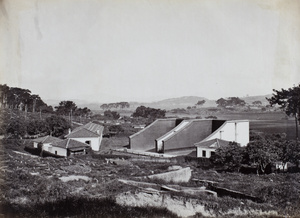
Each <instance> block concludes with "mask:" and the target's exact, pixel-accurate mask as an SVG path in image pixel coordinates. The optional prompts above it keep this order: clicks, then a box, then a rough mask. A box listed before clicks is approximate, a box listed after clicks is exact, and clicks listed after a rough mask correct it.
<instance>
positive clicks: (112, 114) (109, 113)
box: [104, 110, 120, 120]
mask: <svg viewBox="0 0 300 218" xmlns="http://www.w3.org/2000/svg"><path fill="white" fill-rule="evenodd" d="M104 116H105V117H106V118H109V119H113V120H117V119H119V118H120V114H119V113H118V112H116V111H111V110H107V111H104Z"/></svg>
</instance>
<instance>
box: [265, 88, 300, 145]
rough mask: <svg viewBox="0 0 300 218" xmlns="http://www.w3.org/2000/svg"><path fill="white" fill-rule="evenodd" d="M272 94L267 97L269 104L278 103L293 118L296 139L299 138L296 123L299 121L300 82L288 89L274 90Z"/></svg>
mask: <svg viewBox="0 0 300 218" xmlns="http://www.w3.org/2000/svg"><path fill="white" fill-rule="evenodd" d="M273 92H274V93H273V96H272V97H271V98H267V100H268V101H269V103H270V105H271V106H273V105H276V104H277V105H279V106H280V108H281V109H282V110H284V112H285V113H286V115H288V116H293V117H294V118H295V126H296V140H297V141H298V139H299V132H298V125H299V122H300V116H299V113H300V84H299V85H298V86H294V87H292V88H289V89H281V90H275V89H273Z"/></svg>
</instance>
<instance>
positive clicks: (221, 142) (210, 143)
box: [195, 139, 229, 149]
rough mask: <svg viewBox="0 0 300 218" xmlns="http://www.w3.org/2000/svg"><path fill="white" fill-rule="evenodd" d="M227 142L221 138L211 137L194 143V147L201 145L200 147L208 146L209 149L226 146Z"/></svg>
mask: <svg viewBox="0 0 300 218" xmlns="http://www.w3.org/2000/svg"><path fill="white" fill-rule="evenodd" d="M228 144H229V141H225V140H222V139H212V140H209V141H201V142H197V143H195V146H196V147H201V148H210V149H217V148H220V147H223V146H227V145H228Z"/></svg>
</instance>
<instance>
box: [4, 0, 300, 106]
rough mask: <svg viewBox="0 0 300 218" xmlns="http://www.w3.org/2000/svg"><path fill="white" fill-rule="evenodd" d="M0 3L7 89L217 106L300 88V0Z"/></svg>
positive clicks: (98, 99) (10, 0) (54, 95)
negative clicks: (203, 101) (190, 100)
mask: <svg viewBox="0 0 300 218" xmlns="http://www.w3.org/2000/svg"><path fill="white" fill-rule="evenodd" d="M0 4H1V10H0V24H1V25H0V33H1V34H0V46H1V47H0V48H1V51H0V76H1V77H0V79H1V83H6V84H8V85H9V86H17V87H22V88H28V89H30V90H31V91H32V92H33V93H35V94H39V95H40V96H41V97H42V98H43V99H59V100H68V99H81V100H89V101H93V102H115V101H121V100H124V101H154V100H161V99H164V98H171V97H179V96H190V95H195V96H202V97H207V98H210V99H217V98H219V97H230V96H240V97H242V96H246V95H264V94H270V93H272V89H273V88H275V89H279V88H288V87H292V86H293V85H294V84H295V85H297V84H299V82H300V1H299V0H89V1H87V0H27V1H24V0H2V1H0Z"/></svg>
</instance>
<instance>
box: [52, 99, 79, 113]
mask: <svg viewBox="0 0 300 218" xmlns="http://www.w3.org/2000/svg"><path fill="white" fill-rule="evenodd" d="M55 109H56V113H57V114H58V115H66V116H68V115H70V114H71V113H75V110H76V109H77V106H76V104H75V103H74V102H73V101H61V102H60V103H59V105H58V106H55Z"/></svg>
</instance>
